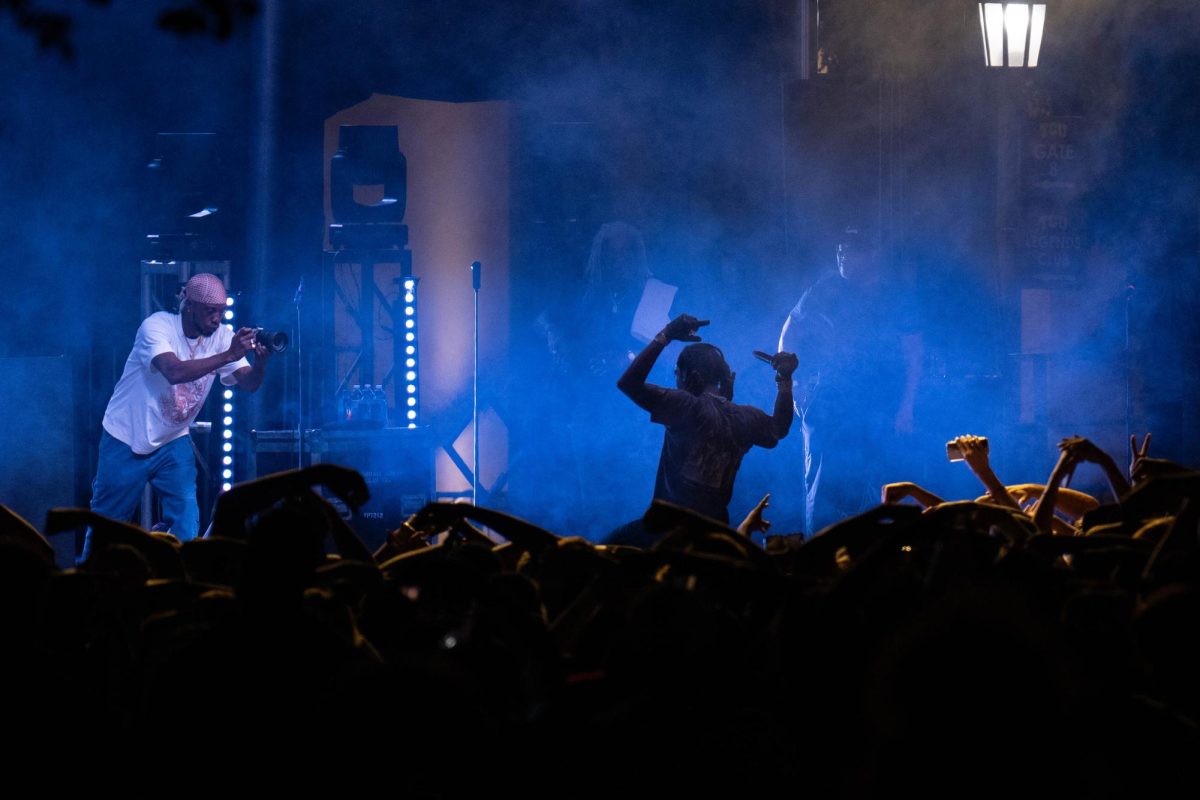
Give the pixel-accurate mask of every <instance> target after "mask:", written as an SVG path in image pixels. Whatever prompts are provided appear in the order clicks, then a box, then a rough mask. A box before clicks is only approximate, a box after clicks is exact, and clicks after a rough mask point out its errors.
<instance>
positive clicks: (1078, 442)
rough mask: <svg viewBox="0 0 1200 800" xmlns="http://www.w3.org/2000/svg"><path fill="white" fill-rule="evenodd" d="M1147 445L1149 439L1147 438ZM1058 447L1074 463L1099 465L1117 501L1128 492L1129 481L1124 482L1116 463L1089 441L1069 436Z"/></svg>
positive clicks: (1080, 437)
mask: <svg viewBox="0 0 1200 800" xmlns="http://www.w3.org/2000/svg"><path fill="white" fill-rule="evenodd" d="M1148 444H1149V437H1147V445H1148ZM1058 446H1059V449H1062V450H1066V451H1069V452H1070V454H1071V459H1072V461H1073V462H1075V463H1079V462H1084V461H1086V462H1090V463H1092V464H1097V465H1099V466H1100V468H1101V469H1103V470H1104V477H1105V478H1107V479H1108V485H1109V488H1111V489H1112V492H1113V495H1114V496H1115V497H1116V498H1117V499H1118V500H1119V499H1120V498H1121V497H1123V496H1124V494H1125V493H1126V492H1128V491H1129V481H1127V480H1125V476H1124V475H1122V474H1121V470H1120V469H1119V468H1118V467H1117V462H1115V461H1114V460H1113V458H1112V456H1110V455H1109V454H1108V453H1106V452H1104V451H1103V450H1101V449H1100V448H1099V447H1097V446H1096V445H1095V444H1094V443H1093V442H1092V441H1090V440H1089V439H1085V438H1083V437H1082V436H1071V437H1068V438H1066V439H1063V440H1062V442H1060V443H1059V445H1058Z"/></svg>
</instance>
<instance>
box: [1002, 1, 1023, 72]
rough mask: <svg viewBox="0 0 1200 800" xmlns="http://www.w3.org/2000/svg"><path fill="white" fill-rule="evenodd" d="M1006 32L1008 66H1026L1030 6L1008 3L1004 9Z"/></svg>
mask: <svg viewBox="0 0 1200 800" xmlns="http://www.w3.org/2000/svg"><path fill="white" fill-rule="evenodd" d="M1004 32H1005V34H1006V35H1007V37H1008V65H1009V66H1010V67H1023V66H1025V40H1026V39H1027V38H1028V36H1029V6H1028V5H1026V4H1025V3H1008V4H1006V5H1005V8H1004Z"/></svg>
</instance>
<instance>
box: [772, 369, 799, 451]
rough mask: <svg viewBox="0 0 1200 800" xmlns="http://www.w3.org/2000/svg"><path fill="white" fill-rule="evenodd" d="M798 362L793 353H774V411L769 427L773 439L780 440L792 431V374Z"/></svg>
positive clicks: (793, 413) (793, 405) (793, 412)
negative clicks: (772, 431)
mask: <svg viewBox="0 0 1200 800" xmlns="http://www.w3.org/2000/svg"><path fill="white" fill-rule="evenodd" d="M799 364H800V360H799V359H798V358H796V354H795V353H776V354H775V356H774V358H773V359H772V361H771V366H773V367H775V389H776V392H775V410H774V413H772V414H771V427H772V428H773V429H774V431H775V437H776V438H777V439H782V438H784V437H785V436H787V435H788V431H790V430H791V429H792V417H793V416H794V415H795V411H794V407H795V404H794V403H793V402H792V373H793V372H795V371H796V367H797V366H799Z"/></svg>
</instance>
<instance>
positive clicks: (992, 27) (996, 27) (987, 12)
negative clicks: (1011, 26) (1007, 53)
mask: <svg viewBox="0 0 1200 800" xmlns="http://www.w3.org/2000/svg"><path fill="white" fill-rule="evenodd" d="M980 7H981V11H980V13H981V15H982V17H981V18H982V19H983V33H984V36H985V38H986V39H987V45H986V50H987V62H988V66H990V67H1002V66H1004V6H1003V5H1002V4H1001V3H981V4H980Z"/></svg>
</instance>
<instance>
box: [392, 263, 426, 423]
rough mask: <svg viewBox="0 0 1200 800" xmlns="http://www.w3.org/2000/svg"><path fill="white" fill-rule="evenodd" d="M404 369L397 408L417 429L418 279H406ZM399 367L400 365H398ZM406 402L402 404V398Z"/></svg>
mask: <svg viewBox="0 0 1200 800" xmlns="http://www.w3.org/2000/svg"><path fill="white" fill-rule="evenodd" d="M402 299H403V300H404V303H403V305H402V306H401V308H403V309H404V369H403V370H399V369H397V373H399V374H400V375H401V376H402V377H403V378H404V380H403V381H397V386H403V387H404V391H403V392H397V398H396V406H397V407H398V408H401V409H404V419H405V420H406V422H407V427H409V428H415V427H417V422H418V420H419V419H420V416H421V401H420V398H419V396H418V386H419V379H420V376H421V373H420V368H419V362H418V361H417V352H418V347H417V279H416V278H411V277H409V278H405V279H404V297H403V298H402ZM397 366H399V365H397ZM401 397H403V398H404V400H403V402H401V400H400V398H401Z"/></svg>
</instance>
